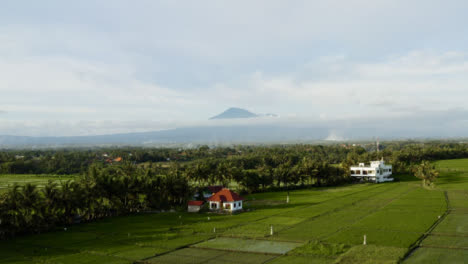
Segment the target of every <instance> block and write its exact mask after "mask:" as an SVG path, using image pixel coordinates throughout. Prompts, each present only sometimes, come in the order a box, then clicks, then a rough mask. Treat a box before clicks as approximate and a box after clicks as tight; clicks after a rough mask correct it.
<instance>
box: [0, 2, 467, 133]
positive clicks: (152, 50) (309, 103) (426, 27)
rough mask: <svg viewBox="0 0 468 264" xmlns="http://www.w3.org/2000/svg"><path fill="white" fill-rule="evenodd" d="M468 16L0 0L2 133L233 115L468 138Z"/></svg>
mask: <svg viewBox="0 0 468 264" xmlns="http://www.w3.org/2000/svg"><path fill="white" fill-rule="evenodd" d="M467 11H468V2H466V1H427V0H426V1H419V0H414V1H399V0H392V1H378V0H373V1H370V0H366V1H364V0H347V1H336V0H329V1H294V0H292V1H274V0H265V1H263V0H258V1H220V0H217V1H215V0H213V1H143V0H142V1H121V0H113V1H104V0H102V1H48V0H44V1H20V0H15V1H9V0H4V1H2V8H1V9H0V92H1V94H2V96H1V97H0V134H13V135H34V136H38V135H53V136H59V135H89V134H105V133H118V132H130V131H149V130H158V129H166V128H172V127H178V126H188V125H207V124H208V125H209V124H211V123H210V122H211V121H210V122H208V121H206V120H207V119H208V118H209V117H210V116H213V115H216V114H218V113H219V112H222V111H223V110H225V109H226V108H228V107H231V106H236V107H243V108H247V109H249V110H251V111H253V112H257V113H269V112H273V113H276V114H279V115H280V116H281V117H280V118H279V119H278V120H275V121H274V122H289V121H290V120H293V121H294V120H295V122H306V123H307V122H310V123H314V122H318V123H320V122H322V123H323V122H329V123H333V122H340V121H342V120H345V121H346V120H347V121H348V122H350V121H349V120H356V121H359V122H361V121H366V120H375V119H376V118H377V119H378V118H384V119H387V120H388V119H391V120H408V119H411V118H412V120H419V119H420V118H421V117H424V116H426V117H427V116H428V115H431V114H428V113H437V118H439V119H440V120H433V121H434V122H435V123H437V122H439V121H440V122H442V121H444V122H450V124H451V125H452V126H455V125H454V124H457V125H456V127H457V129H460V130H459V132H458V133H459V134H460V133H464V131H466V130H464V129H465V128H466V126H467V122H466V120H465V119H464V114H463V113H464V112H465V111H466V103H465V101H466V95H468V92H467V91H468V50H467V49H468V48H467V47H468V32H467V31H468V28H467V27H466V25H467V24H468V21H467V20H468V19H467V17H466V13H467ZM454 112H456V113H462V114H454ZM257 121H258V120H257ZM257 121H256V122H257ZM259 122H268V121H259ZM272 122H273V121H272ZM291 122H292V121H291ZM402 122H403V121H402ZM402 124H403V123H402ZM415 126H417V125H415Z"/></svg>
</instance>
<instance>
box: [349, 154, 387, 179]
mask: <svg viewBox="0 0 468 264" xmlns="http://www.w3.org/2000/svg"><path fill="white" fill-rule="evenodd" d="M350 170H351V177H356V178H359V179H361V180H362V181H371V182H377V183H379V182H386V181H393V178H392V177H391V176H392V165H387V164H385V162H384V161H383V159H382V160H378V161H371V162H370V165H366V164H364V163H359V165H358V166H352V167H351V169H350Z"/></svg>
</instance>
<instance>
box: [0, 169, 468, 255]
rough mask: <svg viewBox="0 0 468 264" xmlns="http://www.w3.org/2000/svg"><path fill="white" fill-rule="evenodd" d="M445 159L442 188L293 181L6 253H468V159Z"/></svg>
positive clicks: (68, 233)
mask: <svg viewBox="0 0 468 264" xmlns="http://www.w3.org/2000/svg"><path fill="white" fill-rule="evenodd" d="M447 164H448V165H447ZM438 166H439V168H440V169H441V171H442V173H441V178H440V179H439V181H438V182H437V184H436V186H437V187H436V189H433V190H427V189H424V188H421V187H420V182H419V181H417V180H414V181H404V182H392V183H384V184H356V185H349V186H342V187H334V188H315V189H307V190H297V191H292V192H291V193H290V203H286V192H274V193H273V192H272V193H259V194H254V195H249V196H246V197H245V198H246V199H247V200H246V201H245V204H244V207H245V209H247V210H246V211H245V212H242V213H240V214H235V215H218V214H210V213H195V214H189V213H185V212H175V213H169V212H166V213H154V214H138V215H132V216H126V217H115V218H109V219H104V220H101V221H97V222H94V223H88V224H81V225H74V226H67V227H62V228H60V229H58V230H56V231H54V232H49V233H45V234H40V235H30V236H23V237H19V238H17V239H15V240H11V241H3V242H0V256H1V257H0V263H2V264H3V263H51V264H59V263H236V264H237V263H252V264H254V263H266V262H268V263H273V264H281V263H398V262H400V261H402V260H403V259H404V263H466V261H467V260H468V256H467V252H468V250H466V249H465V247H468V240H467V239H466V238H467V237H468V224H467V223H468V218H467V217H468V206H467V202H466V201H467V200H466V197H468V193H467V191H468V160H457V161H456V162H455V163H454V161H441V162H439V163H438ZM451 166H454V167H453V168H452V167H451ZM451 170H453V171H451ZM455 170H456V171H455ZM464 170H466V173H465V172H464ZM454 182H455V183H454ZM456 186H459V188H458V189H457V188H456ZM447 201H449V202H448V203H447ZM64 228H66V230H65V229H64ZM272 229H273V230H272ZM272 231H273V233H272ZM364 236H366V245H363V242H364ZM413 249H415V250H413ZM408 253H411V254H410V255H409V256H408V257H407V256H406V255H407V254H408ZM435 260H442V261H443V262H434V261H435ZM431 261H433V262H431ZM460 261H461V262H460ZM463 261H465V262H463Z"/></svg>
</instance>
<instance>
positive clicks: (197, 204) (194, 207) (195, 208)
mask: <svg viewBox="0 0 468 264" xmlns="http://www.w3.org/2000/svg"><path fill="white" fill-rule="evenodd" d="M204 203H205V202H203V201H189V202H188V208H187V211H188V212H189V213H197V212H199V211H200V209H201V208H202V206H203V204H204Z"/></svg>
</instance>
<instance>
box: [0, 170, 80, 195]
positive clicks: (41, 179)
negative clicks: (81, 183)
mask: <svg viewBox="0 0 468 264" xmlns="http://www.w3.org/2000/svg"><path fill="white" fill-rule="evenodd" d="M75 177H76V176H70V175H50V174H44V175H36V174H0V192H5V191H7V190H8V188H10V187H11V186H13V185H14V184H15V183H16V184H18V185H20V186H22V185H24V184H26V183H32V184H35V185H37V186H38V187H39V188H42V187H44V185H46V184H47V182H49V180H50V181H53V182H56V183H58V184H60V182H62V181H67V180H71V179H73V178H75Z"/></svg>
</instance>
